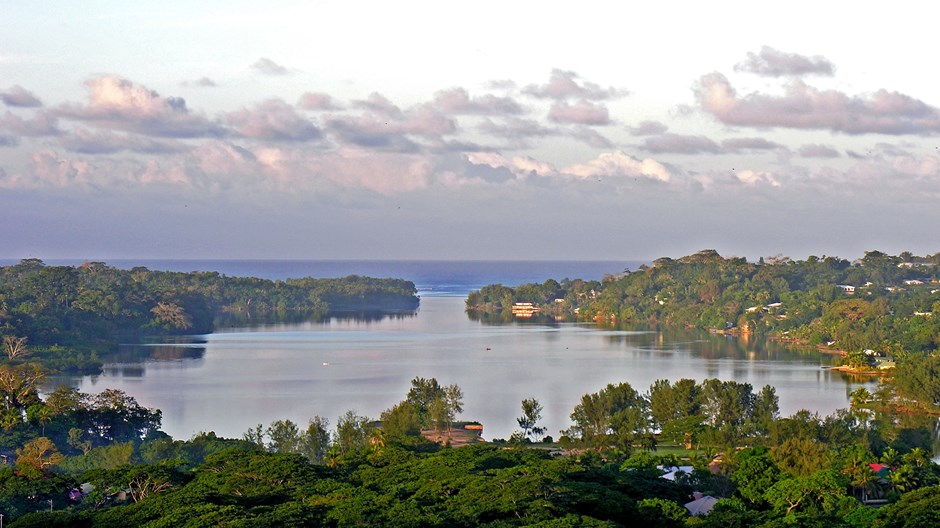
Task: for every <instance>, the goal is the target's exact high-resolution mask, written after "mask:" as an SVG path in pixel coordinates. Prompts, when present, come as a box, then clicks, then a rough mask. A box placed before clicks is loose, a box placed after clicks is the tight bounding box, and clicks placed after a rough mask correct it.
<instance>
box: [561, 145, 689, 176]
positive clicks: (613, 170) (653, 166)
mask: <svg viewBox="0 0 940 528" xmlns="http://www.w3.org/2000/svg"><path fill="white" fill-rule="evenodd" d="M561 172H563V173H565V174H571V175H573V176H577V177H579V178H604V177H613V178H636V177H643V178H648V179H651V180H659V181H662V182H668V181H669V180H670V179H672V177H673V175H672V173H671V172H670V171H669V169H667V168H666V167H665V166H664V165H663V164H662V163H660V162H658V161H656V160H653V159H650V158H646V159H643V160H640V159H637V158H634V157H633V156H630V155H628V154H625V153H623V152H607V153H604V154H601V155H600V156H598V157H597V158H595V159H593V160H591V161H588V162H586V163H581V164H577V165H570V166H568V167H565V168H563V169H561Z"/></svg>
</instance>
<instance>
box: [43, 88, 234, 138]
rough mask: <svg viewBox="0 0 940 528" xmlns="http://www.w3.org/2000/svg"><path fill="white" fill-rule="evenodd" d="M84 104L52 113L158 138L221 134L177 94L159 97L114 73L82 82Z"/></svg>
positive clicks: (215, 126)
mask: <svg viewBox="0 0 940 528" xmlns="http://www.w3.org/2000/svg"><path fill="white" fill-rule="evenodd" d="M85 86H86V87H87V88H88V104H87V105H78V104H65V105H62V106H60V107H58V109H56V111H55V112H56V115H58V116H61V117H65V118H69V119H76V120H79V121H87V122H102V123H104V124H105V125H107V126H109V127H114V128H119V129H123V130H128V131H131V132H138V133H141V134H145V135H151V136H160V137H177V138H188V137H205V136H220V135H223V134H224V132H225V131H224V129H222V128H221V127H220V126H219V125H218V124H216V123H214V122H212V121H210V120H208V119H207V118H206V117H205V116H202V115H200V114H195V113H191V112H190V111H189V109H187V108H186V101H185V100H184V99H182V98H180V97H161V96H160V95H159V94H158V93H157V92H155V91H153V90H149V89H147V88H145V87H144V86H141V85H138V84H134V83H133V82H131V81H128V80H127V79H122V78H120V77H115V76H109V75H106V76H101V77H96V78H94V79H91V80H89V81H87V82H86V83H85Z"/></svg>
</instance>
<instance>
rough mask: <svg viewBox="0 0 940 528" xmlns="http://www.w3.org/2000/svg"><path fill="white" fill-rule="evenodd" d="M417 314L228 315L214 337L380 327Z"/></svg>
mask: <svg viewBox="0 0 940 528" xmlns="http://www.w3.org/2000/svg"><path fill="white" fill-rule="evenodd" d="M417 315H418V311H417V310H402V311H398V312H392V313H389V312H380V311H343V312H328V313H297V312H291V313H287V314H269V315H266V316H263V317H262V316H257V315H255V316H252V315H251V314H250V313H244V312H238V313H227V314H223V315H222V316H220V317H217V318H216V319H215V322H214V328H215V333H219V332H226V331H231V330H237V331H239V332H243V331H245V330H261V329H264V330H271V329H275V328H286V327H289V326H294V325H299V324H304V325H331V324H335V323H340V322H351V323H362V324H366V325H368V324H371V323H380V322H382V321H385V320H404V319H410V318H413V317H416V316H417Z"/></svg>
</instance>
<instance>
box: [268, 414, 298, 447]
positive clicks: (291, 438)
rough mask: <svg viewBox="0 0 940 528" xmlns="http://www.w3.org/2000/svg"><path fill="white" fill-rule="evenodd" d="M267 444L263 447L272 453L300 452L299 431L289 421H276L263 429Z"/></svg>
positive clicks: (295, 425)
mask: <svg viewBox="0 0 940 528" xmlns="http://www.w3.org/2000/svg"><path fill="white" fill-rule="evenodd" d="M265 434H266V435H267V437H268V443H267V445H266V446H265V447H266V448H267V450H268V451H270V452H272V453H298V452H300V431H299V430H298V429H297V424H295V423H294V422H292V421H290V420H277V421H275V422H272V423H271V425H269V426H268V428H267V429H265Z"/></svg>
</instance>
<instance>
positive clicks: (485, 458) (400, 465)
mask: <svg viewBox="0 0 940 528" xmlns="http://www.w3.org/2000/svg"><path fill="white" fill-rule="evenodd" d="M5 390H6V389H4V391H5ZM17 394H18V397H17V399H16V400H13V399H12V398H11V393H9V392H4V393H3V395H4V397H5V401H6V402H7V405H8V407H9V408H8V413H7V418H6V419H5V420H4V423H3V429H2V431H0V456H2V463H0V483H2V486H0V513H2V514H3V515H5V519H6V523H7V524H6V526H10V527H39V526H42V527H54V526H88V527H112V526H114V527H117V526H152V527H160V526H193V527H197V526H198V527H202V526H205V527H209V526H336V527H352V526H447V527H451V526H494V527H496V526H542V527H556V526H571V527H574V526H604V527H616V526H637V525H639V526H661V527H683V526H687V527H711V526H715V527H718V526H761V527H777V526H836V527H867V526H880V527H901V526H904V527H928V526H936V522H937V521H938V519H940V517H938V515H940V514H938V511H940V510H938V509H937V505H938V501H940V466H937V465H936V464H935V463H934V462H933V461H932V459H931V455H930V453H931V449H932V447H933V446H932V443H933V441H934V436H935V435H934V430H933V427H934V425H933V423H934V420H921V419H919V418H918V417H915V416H910V415H897V414H896V413H892V412H888V411H886V410H885V409H883V408H879V407H878V406H871V405H868V404H867V403H866V402H864V401H862V400H861V399H853V406H852V407H851V408H850V409H845V410H842V411H839V412H836V413H834V414H833V415H831V416H827V417H819V416H817V415H815V414H812V413H809V412H806V411H801V412H798V413H796V414H794V415H793V416H790V417H780V416H778V410H777V400H776V395H775V393H774V390H773V388H772V387H764V388H762V389H761V390H759V391H754V390H753V388H752V387H751V386H750V385H749V384H746V383H737V382H732V381H719V380H715V379H708V380H704V381H702V382H696V381H694V380H685V379H684V380H677V381H674V382H670V381H668V380H657V381H656V382H655V383H653V385H651V386H650V387H649V389H648V390H647V391H646V392H642V393H641V392H639V391H637V390H636V389H634V388H633V387H631V386H630V385H629V384H626V383H621V384H617V385H608V386H607V387H604V388H602V389H601V390H599V391H598V392H596V393H592V394H585V395H584V396H583V397H582V398H581V401H580V402H579V403H578V405H577V406H576V407H575V408H574V409H573V410H572V412H571V420H572V426H571V427H570V428H569V429H567V430H566V431H563V432H562V437H561V439H560V441H559V442H553V441H552V439H551V438H550V437H546V436H544V433H545V431H544V429H542V428H541V427H539V425H538V424H539V421H540V419H541V410H542V409H541V405H540V404H539V402H538V401H537V400H535V399H526V400H523V401H522V402H521V408H520V417H519V418H518V419H517V424H518V426H519V429H518V430H517V432H516V433H515V434H513V435H512V437H511V438H510V439H508V440H500V441H494V442H491V443H483V442H478V443H476V444H472V445H468V446H465V447H459V448H458V447H453V448H452V447H449V446H448V444H449V441H447V440H446V439H448V438H451V435H452V434H454V435H456V432H453V433H452V429H455V428H457V427H459V426H460V425H461V422H456V421H455V418H456V416H457V415H459V414H460V413H461V411H462V398H463V393H462V391H461V390H460V388H459V387H457V386H456V385H448V386H442V385H440V384H439V383H438V382H437V380H436V379H433V378H432V379H423V378H415V379H414V380H412V383H411V388H410V390H409V391H408V394H407V395H406V396H405V398H404V399H403V400H402V401H400V402H399V403H397V404H394V405H392V406H391V407H389V408H388V409H387V410H386V411H385V412H383V413H382V415H381V417H380V419H379V420H373V419H370V418H367V417H364V416H359V415H357V414H356V413H355V412H354V411H347V412H346V413H345V414H343V415H341V416H340V417H339V418H338V419H337V421H336V426H335V428H333V429H332V430H330V429H329V420H327V419H324V418H322V417H319V416H318V417H314V418H312V419H311V420H310V422H309V424H308V425H307V426H306V427H303V426H301V425H299V424H295V423H293V422H291V421H290V420H277V421H275V422H272V423H271V424H269V425H268V426H267V427H263V426H262V425H258V427H257V428H254V429H252V430H249V431H246V432H245V434H244V436H243V437H242V438H239V439H226V438H220V437H217V436H216V435H215V434H213V433H211V432H209V433H200V434H197V435H195V436H194V437H193V438H191V439H189V440H175V439H173V438H170V437H169V436H167V435H166V434H164V433H162V432H161V431H160V429H159V427H160V421H161V414H160V411H159V410H154V409H147V408H143V407H141V406H140V405H138V404H137V402H136V401H135V400H134V398H132V397H130V396H128V395H126V394H124V393H122V392H121V391H116V390H106V391H104V392H102V393H100V394H98V395H88V394H83V393H80V392H78V391H76V390H74V389H69V388H59V389H57V390H56V391H55V392H53V393H50V394H48V395H46V396H45V397H44V398H41V397H39V395H38V394H37V393H36V391H35V387H29V388H22V389H21V390H20V391H19V392H18V393H17ZM12 408H16V409H17V410H18V412H9V410H10V409H12ZM431 432H435V433H436V434H438V435H440V437H441V438H442V439H444V441H443V442H432V441H430V440H428V437H429V433H431ZM9 446H19V447H17V448H15V449H10V448H9ZM667 473H668V475H667ZM703 501H710V502H707V504H708V508H706V509H705V510H703V511H698V510H697V509H696V508H697V506H695V505H698V504H702V503H703ZM693 512H695V514H693Z"/></svg>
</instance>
